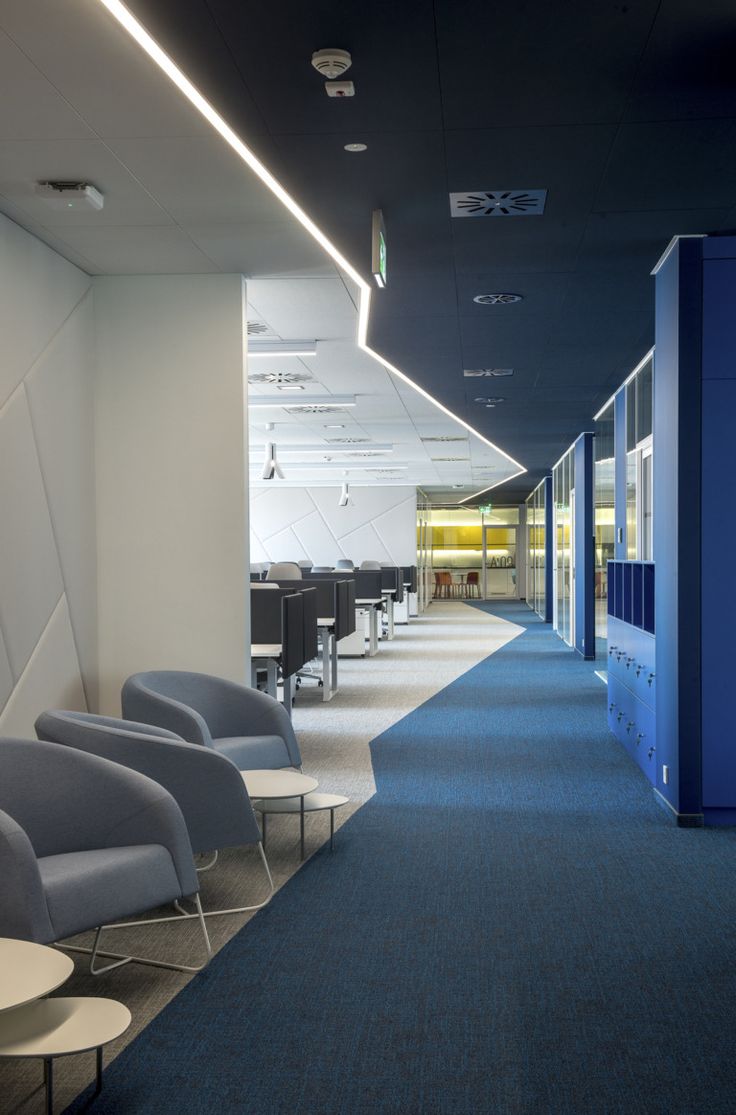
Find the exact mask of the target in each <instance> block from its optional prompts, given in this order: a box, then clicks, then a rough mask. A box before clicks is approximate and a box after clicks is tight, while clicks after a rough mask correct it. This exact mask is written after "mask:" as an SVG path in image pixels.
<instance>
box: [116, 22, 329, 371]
mask: <svg viewBox="0 0 736 1115" xmlns="http://www.w3.org/2000/svg"><path fill="white" fill-rule="evenodd" d="M102 2H103V3H104V0H102ZM248 355H249V356H282V357H283V356H316V355H317V342H316V341H248Z"/></svg>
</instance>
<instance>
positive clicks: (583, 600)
mask: <svg viewBox="0 0 736 1115" xmlns="http://www.w3.org/2000/svg"><path fill="white" fill-rule="evenodd" d="M573 463H574V469H575V537H574V538H573V539H572V545H573V546H574V548H575V586H574V592H575V650H577V651H578V652H579V653H580V654H582V656H583V658H595V527H594V525H593V434H592V433H588V434H581V435H580V437H579V438H578V439H577V441H576V442H575V446H574V453H573Z"/></svg>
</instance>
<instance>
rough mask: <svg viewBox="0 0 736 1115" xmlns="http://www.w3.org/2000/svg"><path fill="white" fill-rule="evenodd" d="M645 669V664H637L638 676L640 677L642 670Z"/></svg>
mask: <svg viewBox="0 0 736 1115" xmlns="http://www.w3.org/2000/svg"><path fill="white" fill-rule="evenodd" d="M643 669H644V667H643V666H637V667H636V676H637V677H639V675H640V674H641V672H642V670H643Z"/></svg>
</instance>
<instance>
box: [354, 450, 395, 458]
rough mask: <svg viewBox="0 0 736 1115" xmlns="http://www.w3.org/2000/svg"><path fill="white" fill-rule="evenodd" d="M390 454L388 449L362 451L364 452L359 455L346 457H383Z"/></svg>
mask: <svg viewBox="0 0 736 1115" xmlns="http://www.w3.org/2000/svg"><path fill="white" fill-rule="evenodd" d="M388 452H389V450H388V449H362V450H359V451H358V452H357V453H346V454H345V456H346V457H382V456H383V455H384V454H385V453H388Z"/></svg>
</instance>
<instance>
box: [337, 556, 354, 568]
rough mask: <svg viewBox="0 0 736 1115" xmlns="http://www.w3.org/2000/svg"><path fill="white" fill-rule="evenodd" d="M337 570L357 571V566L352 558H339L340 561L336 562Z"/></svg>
mask: <svg viewBox="0 0 736 1115" xmlns="http://www.w3.org/2000/svg"><path fill="white" fill-rule="evenodd" d="M335 569H348V570H353V569H355V565H354V564H353V562H352V561H351V560H350V558H339V559H338V560H337V561H336V562H335Z"/></svg>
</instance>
